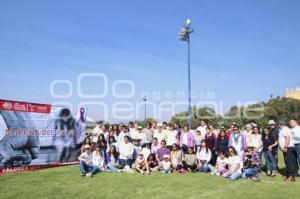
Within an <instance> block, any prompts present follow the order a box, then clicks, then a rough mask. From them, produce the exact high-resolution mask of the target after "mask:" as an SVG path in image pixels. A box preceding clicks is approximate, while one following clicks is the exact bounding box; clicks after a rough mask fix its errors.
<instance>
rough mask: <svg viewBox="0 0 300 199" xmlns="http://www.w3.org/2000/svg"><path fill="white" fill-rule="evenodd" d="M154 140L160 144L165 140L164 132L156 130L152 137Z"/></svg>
mask: <svg viewBox="0 0 300 199" xmlns="http://www.w3.org/2000/svg"><path fill="white" fill-rule="evenodd" d="M153 137H154V138H157V142H158V143H159V144H160V142H161V141H162V140H163V139H165V138H166V131H164V130H162V131H161V132H158V131H157V130H156V131H155V132H154V135H153Z"/></svg>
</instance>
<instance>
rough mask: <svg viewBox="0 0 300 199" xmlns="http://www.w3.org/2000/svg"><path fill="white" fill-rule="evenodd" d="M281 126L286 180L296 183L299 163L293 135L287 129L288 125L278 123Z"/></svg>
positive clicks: (282, 122) (281, 146)
mask: <svg viewBox="0 0 300 199" xmlns="http://www.w3.org/2000/svg"><path fill="white" fill-rule="evenodd" d="M278 125H279V128H280V130H279V139H278V142H279V148H280V150H281V151H282V153H283V156H284V162H285V165H286V176H285V178H284V180H286V181H289V182H295V176H297V169H298V163H297V159H296V155H295V150H294V142H293V133H292V131H291V130H290V129H289V128H288V127H287V123H286V122H285V121H284V120H281V121H279V122H278Z"/></svg>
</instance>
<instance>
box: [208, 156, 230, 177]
mask: <svg viewBox="0 0 300 199" xmlns="http://www.w3.org/2000/svg"><path fill="white" fill-rule="evenodd" d="M227 164H228V159H227V158H226V156H225V152H224V151H220V152H219V153H218V158H217V163H216V165H215V166H213V165H211V164H209V165H208V168H209V170H210V171H211V175H217V176H220V175H222V173H224V172H225V171H226V167H227Z"/></svg>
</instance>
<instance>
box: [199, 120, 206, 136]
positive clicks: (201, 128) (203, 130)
mask: <svg viewBox="0 0 300 199" xmlns="http://www.w3.org/2000/svg"><path fill="white" fill-rule="evenodd" d="M206 128H207V124H206V122H205V121H204V120H201V121H200V126H199V127H198V128H197V130H198V131H200V132H201V134H202V135H205V134H206Z"/></svg>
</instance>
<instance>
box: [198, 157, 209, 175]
mask: <svg viewBox="0 0 300 199" xmlns="http://www.w3.org/2000/svg"><path fill="white" fill-rule="evenodd" d="M200 162H201V164H202V167H200V168H199V172H203V173H207V172H208V171H209V168H208V167H204V164H206V161H205V160H200Z"/></svg>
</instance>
